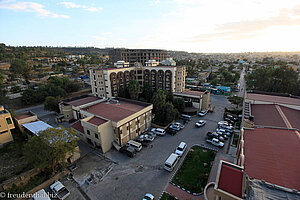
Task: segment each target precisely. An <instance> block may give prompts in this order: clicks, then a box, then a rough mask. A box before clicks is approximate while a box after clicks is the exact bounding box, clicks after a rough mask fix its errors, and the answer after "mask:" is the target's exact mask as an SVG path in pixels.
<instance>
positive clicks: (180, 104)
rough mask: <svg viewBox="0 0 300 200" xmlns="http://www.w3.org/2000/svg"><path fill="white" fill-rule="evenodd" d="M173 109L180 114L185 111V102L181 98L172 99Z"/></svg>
mask: <svg viewBox="0 0 300 200" xmlns="http://www.w3.org/2000/svg"><path fill="white" fill-rule="evenodd" d="M173 104H174V107H175V108H176V109H177V110H178V111H179V112H180V113H182V112H183V111H184V109H185V102H184V99H183V98H175V99H174V102H173Z"/></svg>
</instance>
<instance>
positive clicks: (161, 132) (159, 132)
mask: <svg viewBox="0 0 300 200" xmlns="http://www.w3.org/2000/svg"><path fill="white" fill-rule="evenodd" d="M152 132H153V133H155V134H156V135H161V136H163V135H165V134H166V132H165V130H164V129H161V128H156V129H152Z"/></svg>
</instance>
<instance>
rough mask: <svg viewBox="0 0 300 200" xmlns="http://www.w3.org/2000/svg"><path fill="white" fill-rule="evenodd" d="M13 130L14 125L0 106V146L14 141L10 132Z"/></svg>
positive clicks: (7, 113) (8, 114) (9, 116)
mask: <svg viewBox="0 0 300 200" xmlns="http://www.w3.org/2000/svg"><path fill="white" fill-rule="evenodd" d="M14 128H15V125H14V122H13V120H12V118H11V115H10V113H9V112H8V111H7V110H6V109H4V107H3V106H2V105H0V146H2V145H4V144H6V143H9V142H12V141H13V140H14V139H13V136H12V134H11V131H10V130H11V129H14Z"/></svg>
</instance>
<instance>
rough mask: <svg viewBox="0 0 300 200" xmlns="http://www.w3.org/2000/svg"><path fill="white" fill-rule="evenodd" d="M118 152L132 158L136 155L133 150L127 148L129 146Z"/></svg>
mask: <svg viewBox="0 0 300 200" xmlns="http://www.w3.org/2000/svg"><path fill="white" fill-rule="evenodd" d="M120 152H121V153H125V154H126V155H127V156H128V157H134V156H135V154H136V151H135V149H134V148H132V147H129V146H123V147H122V148H121V149H120Z"/></svg>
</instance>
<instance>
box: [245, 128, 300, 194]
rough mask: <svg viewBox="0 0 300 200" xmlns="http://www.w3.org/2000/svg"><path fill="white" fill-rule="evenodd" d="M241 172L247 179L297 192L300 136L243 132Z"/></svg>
mask: <svg viewBox="0 0 300 200" xmlns="http://www.w3.org/2000/svg"><path fill="white" fill-rule="evenodd" d="M243 137H244V159H245V160H244V170H245V172H246V173H247V175H248V176H250V177H252V178H255V179H260V180H265V181H267V182H269V183H273V184H276V185H279V186H283V187H287V188H291V189H297V190H300V161H299V154H298V153H299V152H300V135H299V132H297V131H295V130H286V129H272V128H254V129H251V130H249V129H245V130H244V136H243Z"/></svg>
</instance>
